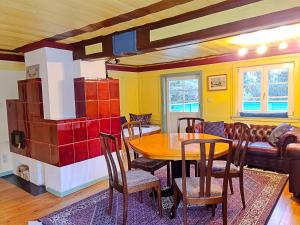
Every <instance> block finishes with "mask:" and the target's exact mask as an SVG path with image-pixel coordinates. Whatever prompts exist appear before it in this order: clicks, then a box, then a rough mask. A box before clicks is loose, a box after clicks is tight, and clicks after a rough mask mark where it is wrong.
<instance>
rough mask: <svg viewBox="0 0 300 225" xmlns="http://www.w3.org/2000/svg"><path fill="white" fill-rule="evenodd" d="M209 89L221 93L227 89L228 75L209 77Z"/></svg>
mask: <svg viewBox="0 0 300 225" xmlns="http://www.w3.org/2000/svg"><path fill="white" fill-rule="evenodd" d="M207 84H208V87H207V89H208V90H209V91H219V90H226V89H227V76H226V74H222V75H213V76H208V77H207Z"/></svg>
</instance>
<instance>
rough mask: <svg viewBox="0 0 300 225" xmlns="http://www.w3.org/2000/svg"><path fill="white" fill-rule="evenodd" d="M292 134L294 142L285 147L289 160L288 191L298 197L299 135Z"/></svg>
mask: <svg viewBox="0 0 300 225" xmlns="http://www.w3.org/2000/svg"><path fill="white" fill-rule="evenodd" d="M293 134H294V138H295V140H294V142H295V143H291V144H288V145H287V147H286V152H287V158H288V160H289V190H290V192H292V193H294V195H295V196H297V197H299V196H300V134H297V133H293Z"/></svg>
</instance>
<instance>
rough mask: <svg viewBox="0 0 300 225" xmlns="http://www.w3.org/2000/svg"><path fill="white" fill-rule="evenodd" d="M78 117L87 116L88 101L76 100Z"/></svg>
mask: <svg viewBox="0 0 300 225" xmlns="http://www.w3.org/2000/svg"><path fill="white" fill-rule="evenodd" d="M75 106H76V117H77V118H80V117H85V116H86V103H85V102H76V103H75Z"/></svg>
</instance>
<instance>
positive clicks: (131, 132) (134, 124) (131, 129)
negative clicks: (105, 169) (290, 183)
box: [121, 121, 142, 170]
mask: <svg viewBox="0 0 300 225" xmlns="http://www.w3.org/2000/svg"><path fill="white" fill-rule="evenodd" d="M135 127H138V130H139V131H138V132H139V133H138V136H139V137H141V136H142V126H141V122H140V121H130V122H127V123H124V124H122V126H121V132H122V139H123V143H124V147H125V150H126V157H127V162H128V169H129V170H131V157H130V148H129V146H128V141H131V140H133V139H134V138H136V134H135V133H134V128H135ZM125 130H127V131H128V137H125ZM135 156H136V155H135ZM136 157H137V156H136ZM136 157H135V158H136Z"/></svg>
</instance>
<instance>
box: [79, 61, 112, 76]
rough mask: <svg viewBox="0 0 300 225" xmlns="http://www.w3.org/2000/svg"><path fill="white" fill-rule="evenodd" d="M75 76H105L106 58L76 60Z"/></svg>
mask: <svg viewBox="0 0 300 225" xmlns="http://www.w3.org/2000/svg"><path fill="white" fill-rule="evenodd" d="M74 76H75V77H86V78H92V79H97V78H105V77H106V69H105V60H104V59H103V60H96V61H83V60H75V61H74Z"/></svg>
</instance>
